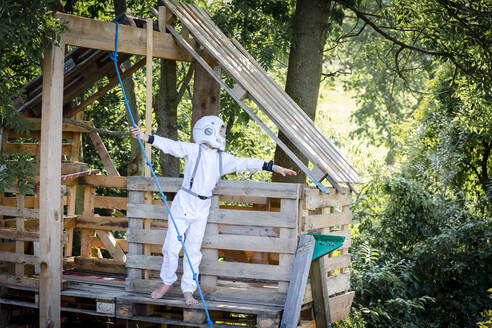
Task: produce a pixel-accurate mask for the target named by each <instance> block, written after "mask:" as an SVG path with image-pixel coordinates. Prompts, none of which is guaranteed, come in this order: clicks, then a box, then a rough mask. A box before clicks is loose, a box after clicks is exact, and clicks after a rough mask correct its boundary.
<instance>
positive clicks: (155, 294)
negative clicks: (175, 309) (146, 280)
mask: <svg viewBox="0 0 492 328" xmlns="http://www.w3.org/2000/svg"><path fill="white" fill-rule="evenodd" d="M170 288H171V286H168V285H164V284H162V286H161V287H160V288H157V289H156V290H154V291H153V292H152V294H150V297H151V298H152V299H153V300H156V299H158V298H161V297H162V296H164V295H166V293H167V292H168V291H169V289H170Z"/></svg>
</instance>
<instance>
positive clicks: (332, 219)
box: [303, 211, 352, 232]
mask: <svg viewBox="0 0 492 328" xmlns="http://www.w3.org/2000/svg"><path fill="white" fill-rule="evenodd" d="M303 222H304V225H303V231H306V232H308V231H311V230H316V229H321V228H329V227H333V226H339V225H345V224H350V223H351V222H352V212H350V211H346V212H335V213H326V214H321V215H307V216H304V217H303Z"/></svg>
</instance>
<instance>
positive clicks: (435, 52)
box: [335, 0, 450, 57]
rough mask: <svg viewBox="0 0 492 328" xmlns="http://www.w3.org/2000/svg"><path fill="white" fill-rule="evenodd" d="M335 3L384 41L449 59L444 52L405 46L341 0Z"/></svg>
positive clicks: (448, 55)
mask: <svg viewBox="0 0 492 328" xmlns="http://www.w3.org/2000/svg"><path fill="white" fill-rule="evenodd" d="M335 1H336V2H338V3H340V4H342V5H343V6H345V7H347V8H348V9H350V10H352V11H353V12H354V13H355V15H357V17H359V18H360V19H362V20H363V21H364V22H365V23H366V24H367V25H369V26H371V27H372V28H373V29H374V31H376V32H377V33H379V34H381V35H382V36H383V37H384V38H385V39H387V40H389V41H392V42H393V43H395V44H397V45H399V46H400V47H403V48H406V49H411V50H415V51H418V52H422V53H425V54H429V55H435V56H444V57H450V54H448V53H445V52H440V51H433V50H427V49H423V48H419V47H416V46H412V45H410V44H406V43H404V42H402V41H400V40H398V39H396V38H395V37H393V36H391V35H389V34H388V33H387V32H385V31H383V29H381V28H380V27H379V26H377V25H376V24H375V23H374V22H373V21H371V20H370V19H369V18H368V17H367V16H366V15H365V14H364V13H363V12H361V11H359V10H358V9H357V8H355V7H354V6H352V5H349V4H347V3H346V2H344V1H343V0H335Z"/></svg>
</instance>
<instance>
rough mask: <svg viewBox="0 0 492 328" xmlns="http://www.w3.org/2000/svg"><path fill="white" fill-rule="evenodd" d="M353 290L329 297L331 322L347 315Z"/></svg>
mask: <svg viewBox="0 0 492 328" xmlns="http://www.w3.org/2000/svg"><path fill="white" fill-rule="evenodd" d="M354 296H355V292H348V293H345V294H342V295H337V296H334V297H330V316H331V322H336V321H339V320H343V319H345V318H347V317H348V315H349V312H350V307H351V306H352V301H353V299H354Z"/></svg>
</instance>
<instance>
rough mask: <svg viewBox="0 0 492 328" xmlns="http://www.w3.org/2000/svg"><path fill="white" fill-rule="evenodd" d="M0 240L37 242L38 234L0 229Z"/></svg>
mask: <svg viewBox="0 0 492 328" xmlns="http://www.w3.org/2000/svg"><path fill="white" fill-rule="evenodd" d="M0 238H5V239H10V240H23V241H39V233H38V232H29V231H22V232H20V231H16V230H12V229H5V228H0Z"/></svg>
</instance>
